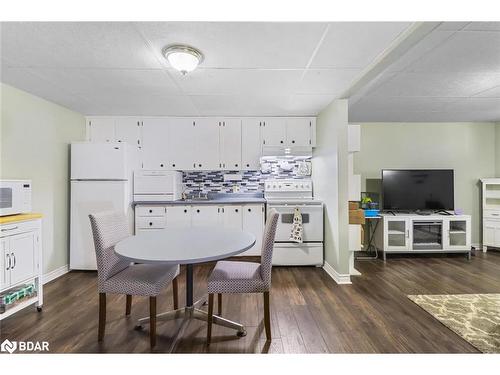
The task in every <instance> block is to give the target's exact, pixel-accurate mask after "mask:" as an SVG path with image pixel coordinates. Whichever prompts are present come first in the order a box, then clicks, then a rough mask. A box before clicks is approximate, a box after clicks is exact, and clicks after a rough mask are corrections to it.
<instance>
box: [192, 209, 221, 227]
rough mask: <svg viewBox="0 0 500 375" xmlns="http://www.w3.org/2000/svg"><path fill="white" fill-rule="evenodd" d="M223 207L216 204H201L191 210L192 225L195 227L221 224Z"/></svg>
mask: <svg viewBox="0 0 500 375" xmlns="http://www.w3.org/2000/svg"><path fill="white" fill-rule="evenodd" d="M220 211H221V208H220V207H219V206H216V205H208V204H200V205H197V206H193V207H192V210H191V213H192V214H191V225H192V226H193V227H213V226H218V225H220V224H221V221H222V220H221V215H220Z"/></svg>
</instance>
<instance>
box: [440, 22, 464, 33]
mask: <svg viewBox="0 0 500 375" xmlns="http://www.w3.org/2000/svg"><path fill="white" fill-rule="evenodd" d="M468 24H469V22H443V23H441V25H439V26H438V27H437V28H436V29H437V30H442V31H458V30H462V29H463V28H464V27H466V26H467V25H468Z"/></svg>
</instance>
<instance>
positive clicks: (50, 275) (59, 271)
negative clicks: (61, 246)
mask: <svg viewBox="0 0 500 375" xmlns="http://www.w3.org/2000/svg"><path fill="white" fill-rule="evenodd" d="M68 272H69V264H66V265H64V266H62V267H59V268H56V269H55V270H53V271H50V272H47V273H45V274H43V276H42V283H43V284H47V283H48V282H50V281H52V280H55V279H57V278H58V277H61V276H62V275H64V274H66V273H68Z"/></svg>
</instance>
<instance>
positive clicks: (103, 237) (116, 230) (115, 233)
mask: <svg viewBox="0 0 500 375" xmlns="http://www.w3.org/2000/svg"><path fill="white" fill-rule="evenodd" d="M89 218H90V225H91V227H92V234H93V235H94V245H95V254H96V260H97V279H98V285H99V288H101V286H102V285H103V283H104V281H106V280H108V279H109V278H110V277H112V276H113V275H116V274H117V273H118V272H120V271H123V270H124V269H125V268H127V267H128V266H129V265H130V262H129V261H127V260H123V259H121V258H120V257H119V256H118V255H116V254H115V251H114V248H115V245H116V244H117V243H118V242H119V241H120V240H122V239H124V238H126V237H128V236H130V232H129V226H128V220H127V217H126V216H125V214H123V213H121V212H101V213H96V214H91V215H89Z"/></svg>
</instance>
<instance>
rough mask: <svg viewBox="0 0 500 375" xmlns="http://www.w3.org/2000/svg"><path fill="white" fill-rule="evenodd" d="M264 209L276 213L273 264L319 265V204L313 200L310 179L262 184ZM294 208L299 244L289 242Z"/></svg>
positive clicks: (321, 263)
mask: <svg viewBox="0 0 500 375" xmlns="http://www.w3.org/2000/svg"><path fill="white" fill-rule="evenodd" d="M264 198H265V199H266V201H267V207H268V209H271V208H274V209H276V211H278V213H279V215H280V216H279V218H278V226H277V228H276V238H275V244H274V254H273V265H276V266H299V265H300V266H322V265H323V261H324V258H323V203H322V202H321V201H319V200H315V199H314V197H313V184H312V180H311V179H269V180H266V182H265V184H264ZM295 208H298V209H299V211H300V213H301V214H302V226H303V231H304V232H303V236H302V238H303V242H302V243H295V242H293V241H291V240H290V234H291V231H292V223H293V215H294V212H295Z"/></svg>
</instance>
